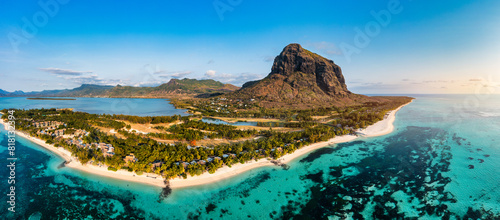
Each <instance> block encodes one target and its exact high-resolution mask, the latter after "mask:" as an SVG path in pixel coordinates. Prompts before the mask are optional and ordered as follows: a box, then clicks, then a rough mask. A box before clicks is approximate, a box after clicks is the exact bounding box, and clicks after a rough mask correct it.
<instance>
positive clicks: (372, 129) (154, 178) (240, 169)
mask: <svg viewBox="0 0 500 220" xmlns="http://www.w3.org/2000/svg"><path fill="white" fill-rule="evenodd" d="M408 104H409V103H408ZM406 105H407V104H406ZM403 106H405V105H403ZM403 106H400V107H399V108H397V109H395V110H393V111H391V112H389V113H388V114H387V117H386V118H384V119H383V120H382V121H379V122H377V123H375V124H373V125H371V126H368V127H367V128H366V129H363V130H361V131H359V132H358V135H359V136H362V137H375V136H381V135H386V134H389V133H391V132H392V131H393V130H394V125H393V123H394V120H395V119H396V112H397V111H398V110H399V109H401V108H402V107H403ZM0 121H1V123H2V124H4V126H5V128H6V129H7V127H8V124H7V123H5V122H3V120H0ZM16 134H17V135H19V136H21V137H24V138H26V139H28V140H30V141H32V142H34V143H36V144H38V145H40V146H42V147H44V148H46V149H47V150H50V151H52V152H54V153H55V154H57V155H59V156H60V157H62V158H63V159H64V160H66V161H67V163H66V167H70V168H73V169H78V170H81V171H84V172H87V173H92V174H96V175H100V176H105V177H110V178H115V179H119V180H125V181H132V182H139V183H143V184H149V185H154V186H159V187H164V186H165V184H164V179H163V178H161V177H159V176H158V175H156V174H151V173H144V174H142V175H137V174H135V173H132V172H128V171H125V170H118V171H116V172H114V171H109V170H107V167H105V166H102V167H98V166H94V165H90V164H86V165H82V164H81V163H80V162H78V161H77V160H76V158H74V157H72V156H71V154H70V152H69V151H67V150H65V149H63V148H56V147H54V146H53V145H50V144H46V143H45V142H44V141H42V140H40V139H37V138H34V137H30V136H28V135H26V134H24V133H22V132H19V131H17V132H16ZM357 138H358V136H355V135H343V136H338V137H335V138H332V139H330V140H328V141H324V142H318V143H314V144H311V145H308V146H304V147H302V148H300V149H298V150H296V151H295V152H293V153H292V154H287V155H285V156H283V157H281V158H280V159H278V161H279V162H281V163H288V162H290V161H292V160H294V159H296V158H298V157H301V156H303V155H305V154H307V153H310V152H312V151H314V150H316V149H319V148H323V147H326V146H331V145H334V144H338V143H344V142H349V141H353V140H355V139H357ZM263 166H276V165H275V164H273V163H271V160H270V159H267V158H265V159H260V160H258V161H249V162H247V163H245V164H240V163H238V164H235V165H233V166H232V167H227V166H224V167H222V168H220V169H218V170H217V171H216V172H215V173H214V174H209V173H208V172H205V173H203V174H202V175H200V176H194V177H191V176H189V177H188V178H187V179H183V178H180V177H179V178H175V179H171V180H170V187H171V188H182V187H190V186H198V185H203V184H208V183H214V182H217V181H219V180H222V179H226V178H229V177H232V176H236V175H238V174H241V173H244V172H246V171H248V170H251V169H255V168H257V167H263Z"/></svg>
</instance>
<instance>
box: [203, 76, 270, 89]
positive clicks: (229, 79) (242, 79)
mask: <svg viewBox="0 0 500 220" xmlns="http://www.w3.org/2000/svg"><path fill="white" fill-rule="evenodd" d="M205 75H206V74H205ZM210 78H211V79H213V80H217V81H219V82H222V83H231V84H233V85H236V86H241V85H243V83H246V82H248V81H254V80H258V79H262V78H264V77H263V76H262V75H261V74H254V73H239V74H231V73H220V74H215V75H214V76H213V77H210Z"/></svg>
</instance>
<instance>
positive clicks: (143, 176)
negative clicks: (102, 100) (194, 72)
mask: <svg viewBox="0 0 500 220" xmlns="http://www.w3.org/2000/svg"><path fill="white" fill-rule="evenodd" d="M183 82H184V83H186V82H191V83H198V82H197V81H192V80H191V81H189V80H188V79H184V80H183ZM174 84H175V81H174ZM214 85H215V84H214ZM217 85H219V84H217ZM219 86H222V87H228V86H227V85H224V84H222V85H219ZM229 87H230V86H229ZM133 88H134V87H131V88H128V89H127V91H129V92H130V93H129V95H130V96H135V95H134V94H135V93H134V91H138V90H140V89H133ZM169 88H173V85H172V84H171V85H169ZM182 88H183V90H182V91H184V92H183V93H182V94H186V93H189V94H197V95H192V96H189V97H187V98H186V96H183V98H176V99H174V100H172V103H173V104H174V105H175V106H176V107H178V108H186V109H188V110H189V112H190V113H192V114H191V115H190V116H180V115H174V116H155V117H139V116H130V115H106V114H104V115H97V114H89V113H83V112H74V111H72V110H69V109H31V110H19V109H16V110H15V117H16V129H17V131H18V134H19V135H20V136H23V137H25V138H27V139H29V140H32V141H34V142H35V143H37V144H39V145H41V146H43V147H45V148H47V149H48V150H50V151H52V152H55V153H56V154H58V155H60V156H61V157H63V158H64V159H65V160H66V166H68V167H72V168H75V169H79V170H82V171H85V172H90V173H94V174H98V175H103V176H108V177H112V178H118V179H122V180H129V181H136V182H141V183H146V184H151V185H157V186H162V187H163V186H165V185H166V184H168V185H169V186H170V187H172V188H176V187H186V186H194V185H200V184H205V183H210V182H214V181H217V180H220V179H224V178H227V177H230V176H233V175H236V174H238V173H241V172H244V171H247V170H250V169H253V168H256V167H260V166H268V165H282V164H286V163H288V162H289V161H291V160H293V159H294V158H297V157H299V156H301V155H304V154H306V153H308V152H310V151H312V150H315V149H318V148H321V147H325V146H328V145H332V144H335V143H341V142H346V141H351V140H354V139H356V138H357V137H358V136H365V137H371V136H378V135H384V134H387V133H390V132H391V131H392V129H393V125H392V122H393V121H394V118H395V113H396V112H397V110H399V109H400V108H401V107H402V106H404V105H406V104H408V103H409V102H411V100H412V98H410V97H386V96H384V97H382V96H379V97H368V96H364V95H358V94H354V93H352V92H350V91H349V90H348V89H347V86H346V84H345V79H344V76H343V74H342V71H341V68H340V67H339V66H337V65H336V64H335V63H334V62H333V61H331V60H328V59H326V58H323V57H321V56H319V55H317V54H315V53H312V52H310V51H308V50H306V49H304V48H302V47H301V46H300V45H298V44H290V45H288V46H287V47H285V48H284V49H283V51H282V52H281V54H280V55H278V56H277V57H276V59H275V61H274V64H273V67H272V70H271V73H270V74H269V75H268V76H267V77H266V78H264V79H262V80H259V81H253V82H248V83H245V84H244V85H243V86H242V88H238V89H237V90H234V91H232V92H228V91H227V90H225V91H224V92H222V93H220V94H219V93H214V92H209V94H207V95H200V94H202V92H204V91H205V90H199V91H198V92H194V93H190V92H189V91H192V90H193V88H194V87H189V88H188V87H182ZM114 89H115V90H116V88H114ZM198 89H199V88H198ZM177 91H180V90H177ZM210 91H213V90H210ZM108 92H109V91H108ZM205 92H206V91H205ZM169 94H170V95H172V94H176V93H175V92H173V93H169ZM179 94H180V93H179ZM204 94H205V93H204ZM2 112H3V113H6V112H7V109H4V110H2ZM5 117H6V116H5V115H4V116H2V118H3V119H5ZM204 117H212V118H218V119H222V120H227V121H240V120H245V121H250V122H256V123H257V125H256V126H233V125H230V124H212V123H207V122H204V121H203V118H204ZM2 123H5V122H3V120H2Z"/></svg>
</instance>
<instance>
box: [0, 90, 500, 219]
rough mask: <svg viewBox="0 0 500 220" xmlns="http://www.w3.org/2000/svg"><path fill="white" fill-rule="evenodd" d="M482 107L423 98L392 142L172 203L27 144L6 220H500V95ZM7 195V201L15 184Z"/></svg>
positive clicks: (355, 146) (302, 161)
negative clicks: (34, 217)
mask: <svg viewBox="0 0 500 220" xmlns="http://www.w3.org/2000/svg"><path fill="white" fill-rule="evenodd" d="M474 98H475V96H422V97H417V99H416V100H414V102H413V103H412V104H410V105H407V106H406V107H404V108H403V109H401V110H400V111H399V112H398V113H397V118H396V122H395V128H396V129H395V131H394V132H393V133H391V134H390V135H386V136H382V137H376V138H362V139H358V140H357V141H354V142H349V143H343V144H339V145H338V146H336V147H335V148H333V147H327V148H322V149H319V150H317V151H315V152H312V153H310V154H309V155H305V156H303V157H301V158H298V159H297V160H294V161H292V162H291V163H290V169H288V170H284V169H282V168H281V167H263V168H258V169H255V170H252V171H249V172H246V173H244V174H241V175H238V176H236V177H234V178H231V179H227V180H224V181H221V182H217V183H214V184H208V185H204V186H199V187H191V188H185V189H175V190H173V192H172V194H170V195H169V196H168V197H167V198H166V199H161V198H160V196H159V195H160V192H161V189H160V188H158V187H152V186H146V185H142V184H137V183H127V182H122V181H118V180H113V179H109V178H104V177H98V176H93V175H90V174H84V173H81V172H79V171H75V170H72V169H69V168H61V169H58V168H57V166H58V165H59V164H60V163H61V162H62V160H61V159H60V158H57V157H56V156H54V155H53V154H51V153H47V152H46V151H45V150H44V149H41V148H40V147H39V146H37V145H35V144H33V143H31V142H29V141H26V140H23V139H22V138H18V143H17V144H18V147H17V150H16V154H17V155H19V156H18V157H19V159H18V166H17V167H16V169H17V170H18V175H17V176H16V178H17V179H18V180H19V181H18V183H16V184H18V185H16V187H18V189H19V190H18V191H16V194H17V197H16V199H17V201H18V203H17V206H16V214H15V215H12V214H9V213H7V212H4V211H2V212H1V213H2V214H1V215H2V216H1V219H5V218H6V217H8V218H12V217H22V218H27V217H29V216H30V215H41V216H42V219H43V218H47V219H53V218H61V217H67V218H68V219H83V218H87V217H88V218H89V219H90V218H94V219H102V218H118V219H122V218H135V219H196V218H199V219H210V218H212V219H221V218H222V219H273V218H274V219H282V218H289V217H294V218H295V219H301V218H311V219H321V218H328V217H330V218H332V219H335V218H345V217H353V218H361V217H363V218H365V219H376V218H403V217H406V218H408V217H415V218H425V219H429V218H436V219H441V218H442V217H445V218H446V217H451V218H452V219H454V218H453V217H459V218H460V219H461V218H463V217H471V218H473V219H476V218H483V219H495V218H499V216H500V172H499V170H500V160H498V158H499V157H500V149H499V148H500V142H499V140H498V131H499V130H500V117H498V116H495V115H494V114H498V113H499V112H500V96H490V97H489V98H486V99H484V98H483V99H481V100H479V99H478V101H477V102H474V103H476V104H470V103H472V102H470V101H469V100H471V99H474ZM464 103H466V104H464ZM467 103H469V104H467ZM485 113H487V114H485ZM0 132H1V133H2V135H0V142H1V143H2V144H1V145H2V146H6V139H5V136H4V134H5V131H4V130H3V128H1V129H0ZM2 149H3V150H2ZM4 149H5V147H2V148H0V158H6V157H7V152H8V151H6V150H4ZM0 165H1V166H2V167H5V166H6V160H4V159H2V160H0ZM0 174H1V177H2V178H5V177H6V176H7V175H8V173H7V170H6V169H1V170H0ZM0 190H1V193H2V195H5V194H6V193H7V191H6V190H7V184H6V182H5V181H2V182H1V183H0ZM0 204H2V205H0V208H1V209H2V210H6V208H7V206H6V205H7V204H6V203H4V202H2V203H0Z"/></svg>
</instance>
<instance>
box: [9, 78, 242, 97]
mask: <svg viewBox="0 0 500 220" xmlns="http://www.w3.org/2000/svg"><path fill="white" fill-rule="evenodd" d="M237 89H239V87H236V86H234V85H231V84H224V83H221V82H218V81H215V80H211V79H209V80H196V79H171V80H170V81H169V82H168V83H165V84H162V85H160V86H157V87H132V86H121V85H117V86H103V85H91V84H83V85H81V86H80V87H78V88H74V89H65V90H44V91H41V92H29V93H24V92H22V91H16V92H14V93H9V92H6V91H3V90H2V91H0V96H13V97H24V96H30V97H137V98H172V97H176V96H182V95H187V96H212V95H220V94H224V93H228V92H232V91H235V90H237Z"/></svg>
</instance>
